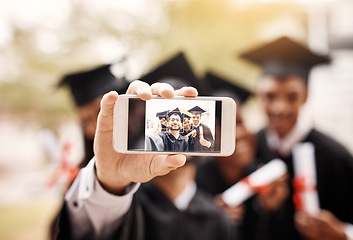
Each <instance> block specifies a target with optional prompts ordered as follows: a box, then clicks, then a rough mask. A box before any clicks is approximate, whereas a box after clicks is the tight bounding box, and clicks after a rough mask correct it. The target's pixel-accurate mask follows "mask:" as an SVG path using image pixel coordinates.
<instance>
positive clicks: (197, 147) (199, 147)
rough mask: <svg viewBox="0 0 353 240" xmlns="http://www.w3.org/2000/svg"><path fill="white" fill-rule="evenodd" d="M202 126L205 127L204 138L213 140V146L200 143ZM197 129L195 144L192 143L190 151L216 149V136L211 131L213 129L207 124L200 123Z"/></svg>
mask: <svg viewBox="0 0 353 240" xmlns="http://www.w3.org/2000/svg"><path fill="white" fill-rule="evenodd" d="M200 126H202V128H203V138H204V139H206V140H207V141H209V142H211V147H210V148H207V147H205V146H202V145H201V144H200ZM195 129H196V136H195V137H194V138H193V140H192V141H193V144H191V145H190V147H191V149H190V151H194V152H208V151H212V150H213V149H214V138H213V135H212V132H211V129H210V128H209V127H207V126H206V125H205V124H202V123H200V124H199V126H198V127H196V128H195Z"/></svg>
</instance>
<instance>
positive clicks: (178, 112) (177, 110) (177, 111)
mask: <svg viewBox="0 0 353 240" xmlns="http://www.w3.org/2000/svg"><path fill="white" fill-rule="evenodd" d="M174 114H177V115H179V117H180V121H181V119H182V116H181V112H180V110H179V108H176V109H174V110H172V111H169V113H168V117H169V118H170V117H171V116H172V115H174Z"/></svg>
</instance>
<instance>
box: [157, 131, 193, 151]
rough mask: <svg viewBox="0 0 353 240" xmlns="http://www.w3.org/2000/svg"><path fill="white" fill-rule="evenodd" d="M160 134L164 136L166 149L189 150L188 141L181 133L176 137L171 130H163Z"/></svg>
mask: <svg viewBox="0 0 353 240" xmlns="http://www.w3.org/2000/svg"><path fill="white" fill-rule="evenodd" d="M158 135H159V136H160V137H161V138H162V141H163V144H164V151H169V152H187V151H188V150H189V146H188V142H187V141H186V139H185V138H184V137H183V136H181V135H180V134H179V136H178V138H175V137H174V136H173V135H172V134H171V133H170V132H161V133H158Z"/></svg>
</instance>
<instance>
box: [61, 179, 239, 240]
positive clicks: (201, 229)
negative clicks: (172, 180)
mask: <svg viewBox="0 0 353 240" xmlns="http://www.w3.org/2000/svg"><path fill="white" fill-rule="evenodd" d="M60 217H61V218H60V219H61V224H60V227H61V229H60V230H61V232H60V235H59V238H57V239H69V238H68V237H69V236H70V235H69V233H68V231H70V227H68V222H69V219H68V218H67V214H65V208H63V210H62V211H61V216H60ZM236 234H237V232H236V228H235V226H234V225H233V222H232V221H231V220H230V219H229V218H227V217H226V216H225V215H224V214H223V212H222V210H221V209H219V208H218V207H217V206H215V205H214V204H213V203H212V200H211V199H210V198H209V197H208V196H207V195H206V194H204V193H203V192H202V191H200V190H197V192H196V194H195V196H194V197H193V199H192V200H191V202H190V205H189V207H188V208H187V209H186V210H185V211H180V210H178V209H177V208H176V207H175V206H174V204H173V203H172V202H171V201H170V200H169V199H168V198H167V197H166V196H165V195H164V194H163V193H162V192H161V191H160V190H159V189H158V188H157V187H155V185H153V183H151V182H149V183H145V184H142V185H141V187H140V189H139V190H138V191H137V192H136V193H135V195H134V199H133V203H132V205H131V207H130V209H129V211H128V212H127V213H126V214H125V216H124V217H123V224H122V225H121V226H120V228H119V229H117V231H116V232H115V234H114V236H113V237H112V238H111V239H116V240H117V239H119V240H199V239H202V240H218V239H222V240H235V239H238V238H237V236H236ZM87 239H89V237H88V238H87Z"/></svg>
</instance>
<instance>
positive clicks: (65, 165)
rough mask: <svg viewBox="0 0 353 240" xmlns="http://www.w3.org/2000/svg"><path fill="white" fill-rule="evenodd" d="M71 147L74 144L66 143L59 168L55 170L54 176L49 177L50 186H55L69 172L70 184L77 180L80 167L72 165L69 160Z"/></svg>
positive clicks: (48, 184)
mask: <svg viewBox="0 0 353 240" xmlns="http://www.w3.org/2000/svg"><path fill="white" fill-rule="evenodd" d="M71 147H72V145H71V144H70V143H66V144H65V145H64V147H63V151H62V154H61V158H60V165H59V168H58V169H56V171H55V172H54V174H53V175H52V177H51V178H50V179H49V181H48V183H47V186H48V187H49V188H51V187H52V186H54V185H55V184H56V183H57V182H58V180H59V178H60V177H61V176H62V175H63V174H68V176H69V183H70V184H71V183H72V182H73V181H74V180H75V178H76V176H77V175H78V173H79V171H80V169H79V168H78V167H76V166H73V165H71V164H70V163H69V161H68V158H69V155H70V151H71Z"/></svg>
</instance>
